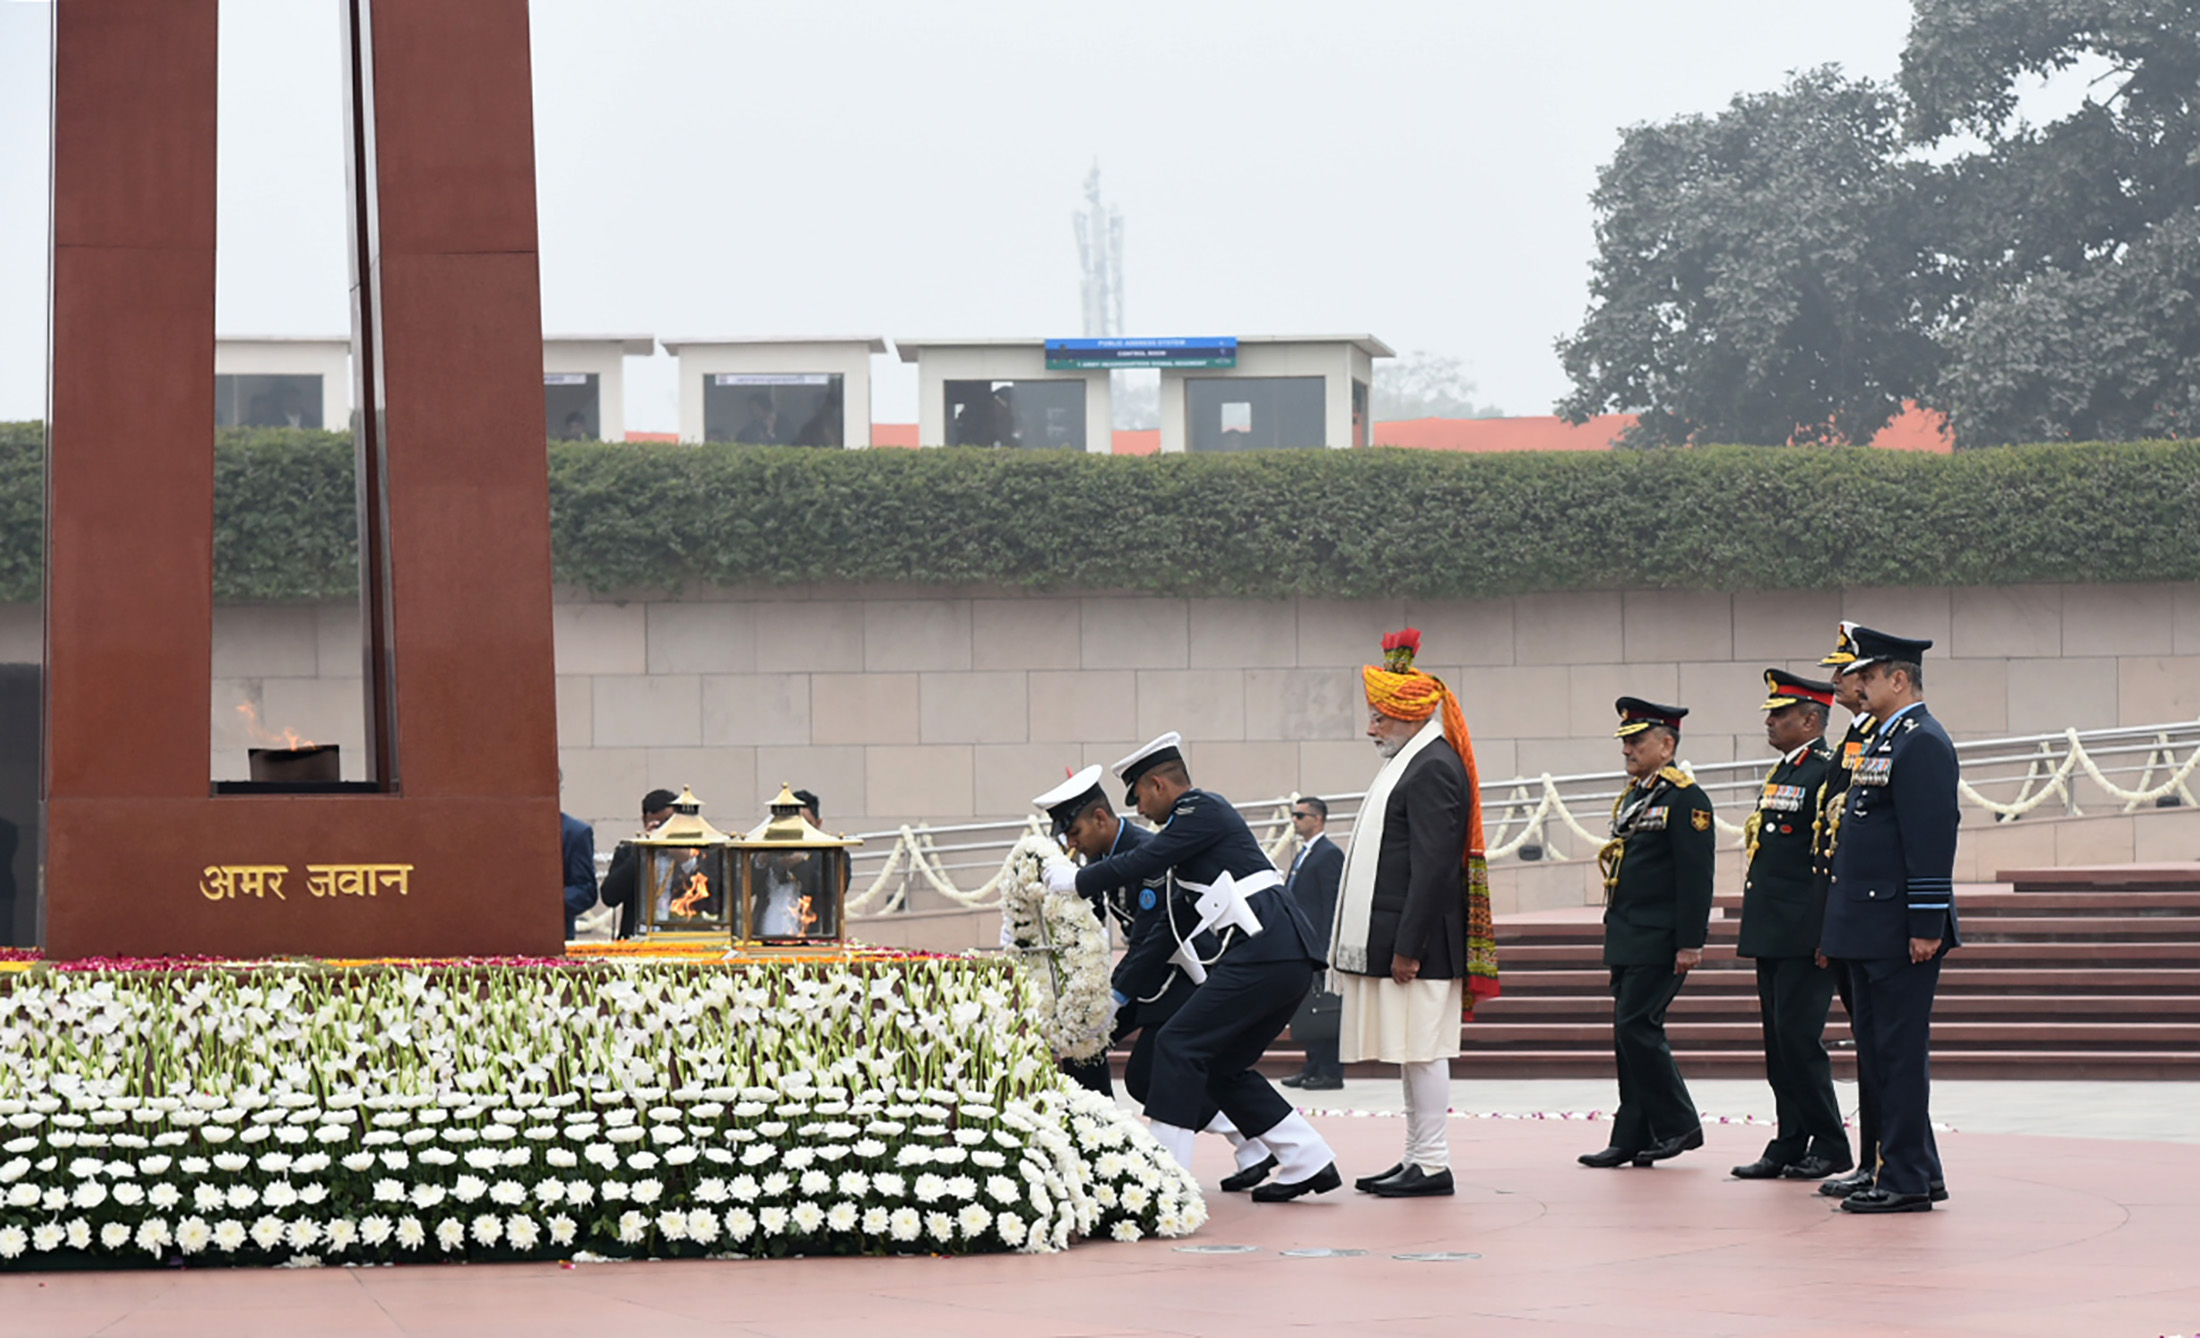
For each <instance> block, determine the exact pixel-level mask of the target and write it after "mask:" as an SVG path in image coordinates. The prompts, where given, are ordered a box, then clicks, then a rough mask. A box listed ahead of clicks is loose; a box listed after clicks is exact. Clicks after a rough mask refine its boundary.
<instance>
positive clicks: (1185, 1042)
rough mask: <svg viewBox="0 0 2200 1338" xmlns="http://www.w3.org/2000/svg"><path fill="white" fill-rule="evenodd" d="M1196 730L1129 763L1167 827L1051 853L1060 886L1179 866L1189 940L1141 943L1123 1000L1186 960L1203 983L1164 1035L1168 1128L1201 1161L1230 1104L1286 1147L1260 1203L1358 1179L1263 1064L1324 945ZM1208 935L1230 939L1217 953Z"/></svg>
mask: <svg viewBox="0 0 2200 1338" xmlns="http://www.w3.org/2000/svg"><path fill="white" fill-rule="evenodd" d="M1182 742H1183V740H1182V738H1181V737H1180V736H1179V735H1177V734H1175V733H1173V732H1172V733H1169V734H1164V735H1162V736H1161V737H1160V738H1158V739H1155V740H1154V741H1153V742H1151V743H1149V744H1147V745H1146V746H1145V747H1143V748H1140V749H1139V750H1138V751H1137V752H1134V753H1132V754H1131V755H1130V756H1129V757H1126V758H1124V759H1123V760H1122V761H1120V762H1118V763H1116V766H1115V773H1116V775H1117V776H1118V777H1120V778H1121V779H1122V781H1123V784H1124V786H1125V788H1126V790H1127V791H1128V793H1127V795H1126V798H1128V799H1129V801H1130V802H1131V803H1133V804H1135V805H1136V806H1137V808H1138V811H1139V813H1140V814H1141V815H1142V816H1144V817H1145V818H1146V820H1147V821H1149V822H1155V823H1159V824H1160V825H1161V829H1160V830H1159V831H1157V832H1155V833H1154V836H1153V839H1152V840H1150V841H1147V842H1146V843H1145V844H1144V845H1141V846H1139V847H1138V848H1137V849H1135V850H1123V851H1118V852H1117V853H1115V854H1113V855H1110V856H1108V857H1107V858H1106V859H1103V860H1099V861H1096V862H1095V863H1092V864H1087V865H1086V866H1085V867H1084V868H1082V869H1077V868H1074V867H1072V866H1071V865H1070V864H1069V862H1068V861H1066V860H1064V861H1062V862H1061V863H1059V864H1055V865H1050V866H1049V867H1048V872H1047V887H1048V889H1049V890H1050V891H1062V892H1068V891H1073V890H1074V891H1077V892H1080V893H1085V892H1090V891H1093V890H1096V889H1100V888H1108V887H1118V886H1122V885H1124V884H1126V883H1136V884H1144V883H1145V882H1146V881H1147V880H1149V879H1154V878H1162V877H1164V876H1165V877H1166V879H1167V883H1166V885H1165V886H1166V891H1165V892H1163V893H1162V894H1161V895H1159V896H1158V897H1157V898H1156V901H1157V903H1158V904H1159V906H1160V907H1161V908H1162V910H1163V912H1164V927H1165V928H1166V929H1167V930H1168V934H1169V937H1168V940H1167V942H1169V943H1173V944H1174V945H1175V948H1174V950H1173V951H1172V952H1170V953H1169V954H1168V955H1167V956H1165V957H1164V956H1159V954H1158V952H1148V953H1145V954H1142V955H1140V957H1139V969H1138V971H1136V972H1134V973H1132V975H1131V976H1129V977H1126V978H1125V979H1123V980H1122V981H1121V982H1120V983H1119V984H1118V985H1117V993H1118V994H1119V995H1122V996H1123V997H1122V998H1119V999H1118V1000H1117V1002H1118V1004H1122V1003H1127V1002H1128V1001H1129V1000H1130V999H1132V998H1142V997H1145V994H1144V992H1145V991H1147V990H1150V989H1152V988H1154V987H1155V985H1157V984H1158V983H1159V981H1158V974H1159V968H1163V967H1167V966H1169V965H1170V964H1172V963H1175V964H1177V965H1178V966H1179V968H1180V969H1183V970H1184V973H1185V974H1186V975H1188V976H1191V977H1193V978H1194V980H1195V981H1197V982H1198V984H1199V988H1198V989H1196V990H1194V991H1193V992H1192V997H1191V998H1190V999H1189V1000H1188V1001H1186V1002H1185V1004H1184V1006H1183V1007H1182V1008H1180V1009H1178V1010H1177V1013H1176V1015H1175V1016H1174V1017H1172V1018H1170V1019H1169V1020H1168V1021H1167V1022H1165V1023H1163V1024H1162V1026H1161V1030H1160V1034H1159V1035H1158V1036H1156V1037H1155V1038H1154V1060H1153V1088H1152V1090H1151V1091H1150V1092H1149V1093H1148V1094H1147V1099H1146V1114H1147V1116H1148V1117H1149V1119H1150V1120H1151V1121H1152V1125H1151V1127H1152V1130H1153V1134H1154V1137H1156V1138H1158V1139H1160V1140H1161V1143H1162V1146H1164V1147H1166V1148H1168V1149H1169V1151H1170V1153H1171V1154H1172V1155H1174V1156H1175V1157H1176V1159H1177V1162H1178V1164H1179V1165H1182V1166H1184V1167H1186V1168H1189V1167H1190V1165H1191V1160H1192V1143H1193V1139H1194V1136H1195V1135H1196V1133H1197V1131H1198V1130H1199V1129H1200V1128H1201V1127H1202V1126H1203V1125H1204V1124H1205V1123H1206V1122H1207V1120H1208V1118H1209V1117H1208V1116H1207V1114H1206V1112H1207V1110H1209V1109H1213V1108H1219V1109H1220V1110H1221V1111H1222V1113H1223V1114H1224V1115H1226V1116H1228V1117H1229V1119H1230V1122H1231V1123H1232V1124H1233V1125H1235V1126H1236V1127H1237V1129H1238V1130H1240V1131H1241V1132H1242V1133H1243V1134H1244V1135H1245V1136H1246V1137H1248V1138H1257V1139H1260V1140H1261V1141H1262V1142H1264V1143H1266V1144H1267V1146H1268V1150H1269V1151H1270V1152H1271V1153H1273V1154H1274V1156H1275V1159H1276V1166H1275V1170H1276V1175H1277V1177H1278V1178H1277V1180H1276V1181H1275V1182H1274V1183H1272V1184H1265V1185H1261V1186H1259V1187H1258V1188H1256V1189H1254V1190H1253V1195H1252V1196H1253V1199H1254V1201H1256V1202H1260V1203H1277V1202H1282V1201H1284V1200H1288V1199H1295V1198H1298V1197H1299V1196H1300V1195H1303V1194H1319V1193H1323V1192H1326V1191H1328V1190H1332V1189H1335V1188H1337V1187H1338V1186H1339V1185H1341V1184H1342V1183H1344V1181H1343V1178H1342V1177H1341V1176H1339V1175H1338V1173H1337V1163H1336V1154H1335V1153H1333V1152H1331V1151H1330V1148H1329V1144H1328V1143H1327V1142H1325V1141H1324V1140H1323V1139H1322V1136H1321V1135H1320V1134H1319V1133H1316V1132H1315V1130H1314V1126H1313V1125H1311V1124H1309V1123H1307V1122H1306V1117H1305V1116H1303V1115H1300V1114H1299V1113H1298V1112H1297V1111H1295V1110H1293V1109H1292V1108H1291V1103H1290V1102H1288V1101H1286V1100H1284V1099H1283V1097H1282V1096H1281V1095H1279V1094H1278V1093H1277V1091H1276V1089H1275V1088H1273V1087H1271V1086H1269V1085H1268V1080H1267V1079H1266V1078H1263V1077H1262V1076H1261V1075H1260V1072H1259V1070H1258V1069H1256V1068H1255V1067H1254V1066H1255V1065H1256V1064H1258V1063H1259V1062H1260V1057H1261V1055H1262V1054H1264V1053H1265V1052H1266V1051H1267V1049H1268V1046H1269V1044H1270V1043H1271V1042H1273V1041H1274V1040H1275V1039H1276V1037H1277V1036H1278V1035H1280V1034H1281V1033H1282V1031H1283V1028H1284V1025H1285V1024H1286V1023H1288V1022H1289V1021H1290V1020H1291V1015H1292V1014H1293V1013H1294V1012H1296V1011H1298V1006H1299V1000H1301V999H1303V998H1305V997H1306V991H1307V987H1308V985H1309V984H1310V983H1311V981H1312V978H1313V970H1314V968H1316V967H1319V966H1322V965H1323V964H1324V961H1323V956H1322V954H1323V951H1324V947H1323V945H1321V944H1318V943H1316V942H1315V941H1314V931H1313V929H1312V928H1311V927H1309V926H1308V925H1307V923H1306V917H1305V916H1303V915H1301V914H1300V913H1299V908H1298V906H1297V905H1296V904H1295V903H1293V902H1292V900H1291V899H1290V898H1289V897H1288V896H1286V895H1284V891H1283V878H1282V875H1280V874H1278V873H1277V872H1276V866H1275V865H1274V864H1272V863H1270V862H1269V859H1268V855H1267V852H1266V851H1264V850H1262V849H1261V848H1260V842H1259V841H1257V840H1255V839H1254V838H1253V832H1252V829H1251V828H1250V827H1247V826H1246V825H1245V819H1244V818H1243V817H1240V816H1239V815H1238V811H1237V810H1236V809H1234V808H1232V807H1230V804H1229V801H1228V800H1226V799H1224V798H1223V797H1222V796H1221V795H1218V794H1211V793H1208V792H1207V791H1204V790H1197V789H1194V788H1192V780H1191V772H1190V770H1189V769H1188V768H1187V767H1186V766H1185V764H1184V754H1183V751H1182V749H1181V748H1180V746H1179V745H1180V744H1181V743H1182ZM1205 934H1212V935H1213V939H1212V941H1213V942H1214V943H1215V944H1216V945H1217V946H1216V947H1215V948H1214V950H1213V951H1212V953H1211V954H1209V953H1208V952H1206V951H1205V950H1203V949H1202V947H1201V936H1202V935H1205ZM1159 946H1160V945H1159V944H1156V947H1157V948H1158V947H1159ZM1134 948H1135V945H1134ZM1157 959H1158V960H1157ZM1125 960H1126V962H1128V961H1129V957H1128V956H1126V959H1125Z"/></svg>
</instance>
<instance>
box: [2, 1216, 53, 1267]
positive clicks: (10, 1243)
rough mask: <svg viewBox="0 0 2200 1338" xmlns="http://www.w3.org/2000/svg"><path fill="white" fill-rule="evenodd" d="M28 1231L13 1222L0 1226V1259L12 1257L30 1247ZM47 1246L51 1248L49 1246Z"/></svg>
mask: <svg viewBox="0 0 2200 1338" xmlns="http://www.w3.org/2000/svg"><path fill="white" fill-rule="evenodd" d="M30 1244H31V1237H30V1233H29V1232H27V1231H25V1230H24V1229H23V1228H21V1227H19V1226H16V1225H14V1224H12V1223H11V1224H9V1225H7V1226H4V1227H0V1259H14V1258H16V1257H18V1256H20V1255H21V1254H22V1253H23V1251H25V1250H27V1249H29V1248H30ZM47 1248H49V1249H51V1248H52V1247H51V1246H48V1247H47Z"/></svg>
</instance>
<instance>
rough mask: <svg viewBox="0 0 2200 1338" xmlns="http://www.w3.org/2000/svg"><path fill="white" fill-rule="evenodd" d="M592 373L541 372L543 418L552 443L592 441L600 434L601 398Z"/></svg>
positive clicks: (601, 429)
mask: <svg viewBox="0 0 2200 1338" xmlns="http://www.w3.org/2000/svg"><path fill="white" fill-rule="evenodd" d="M597 381H598V376H597V374H596V373H595V372H544V373H543V374H542V417H543V421H544V422H545V423H548V424H549V425H550V437H551V439H552V440H553V441H594V440H596V439H597V438H598V437H601V436H602V435H603V398H602V394H601V389H600V387H599V386H598V385H597Z"/></svg>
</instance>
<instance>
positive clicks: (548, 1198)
mask: <svg viewBox="0 0 2200 1338" xmlns="http://www.w3.org/2000/svg"><path fill="white" fill-rule="evenodd" d="M564 1199H565V1182H564V1181H563V1180H559V1179H557V1178H556V1177H554V1176H553V1177H545V1178H544V1179H541V1180H537V1181H536V1182H535V1202H537V1203H540V1204H544V1205H548V1204H552V1203H561V1202H563V1201H564Z"/></svg>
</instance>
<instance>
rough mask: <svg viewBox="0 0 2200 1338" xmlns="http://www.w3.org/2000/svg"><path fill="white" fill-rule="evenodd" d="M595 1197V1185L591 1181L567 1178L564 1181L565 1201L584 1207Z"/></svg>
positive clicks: (577, 1206)
mask: <svg viewBox="0 0 2200 1338" xmlns="http://www.w3.org/2000/svg"><path fill="white" fill-rule="evenodd" d="M595 1197H596V1186H595V1185H594V1184H593V1183H592V1182H590V1181H587V1180H568V1181H566V1182H565V1201H566V1202H567V1203H570V1204H572V1205H573V1206H574V1207H576V1208H585V1207H587V1206H588V1205H589V1203H591V1202H592V1201H594V1199H595Z"/></svg>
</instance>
